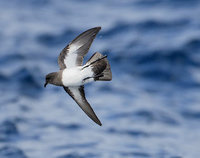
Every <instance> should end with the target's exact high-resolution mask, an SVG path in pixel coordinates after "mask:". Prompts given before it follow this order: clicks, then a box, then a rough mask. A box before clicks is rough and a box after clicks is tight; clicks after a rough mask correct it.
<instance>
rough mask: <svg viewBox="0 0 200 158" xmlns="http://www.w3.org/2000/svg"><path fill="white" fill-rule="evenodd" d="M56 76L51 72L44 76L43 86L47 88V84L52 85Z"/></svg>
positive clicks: (55, 73)
mask: <svg viewBox="0 0 200 158" xmlns="http://www.w3.org/2000/svg"><path fill="white" fill-rule="evenodd" d="M56 76H57V72H52V73H49V74H47V75H46V81H45V84H44V87H46V86H47V84H49V83H50V84H53V83H54V80H55V78H56Z"/></svg>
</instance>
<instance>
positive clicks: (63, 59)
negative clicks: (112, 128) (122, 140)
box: [44, 27, 112, 126]
mask: <svg viewBox="0 0 200 158" xmlns="http://www.w3.org/2000/svg"><path fill="white" fill-rule="evenodd" d="M100 29H101V27H95V28H92V29H89V30H87V31H85V32H83V33H82V34H80V35H79V36H78V37H76V38H75V39H74V40H73V41H72V42H71V43H69V44H68V45H67V46H66V47H65V48H64V49H63V50H62V52H61V53H60V55H59V57H58V64H59V67H60V70H59V71H58V72H52V73H49V74H47V75H46V82H45V84H44V87H46V85H47V84H48V83H50V84H53V85H56V86H62V87H63V88H64V90H65V91H66V92H67V93H68V94H69V95H70V96H71V97H72V98H73V99H74V100H75V102H76V103H77V104H78V105H79V106H80V108H81V109H82V110H83V111H84V112H85V113H86V114H87V115H88V116H89V117H90V118H91V119H92V120H93V121H94V122H96V123H97V124H98V125H100V126H101V125H102V124H101V122H100V120H99V119H98V117H97V116H96V114H95V112H94V111H93V109H92V107H91V106H90V104H89V103H88V101H87V100H86V98H85V93H84V84H86V83H89V82H93V81H110V80H112V73H111V70H110V64H109V63H108V60H107V58H106V57H107V56H103V55H102V54H100V53H98V52H96V53H94V54H93V55H92V57H91V58H90V59H89V60H88V61H87V63H86V64H85V65H82V64H83V58H84V56H85V55H86V54H87V52H88V50H89V48H90V46H91V44H92V42H93V40H94V38H95V37H96V35H97V33H98V32H99V30H100Z"/></svg>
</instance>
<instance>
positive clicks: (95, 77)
mask: <svg viewBox="0 0 200 158" xmlns="http://www.w3.org/2000/svg"><path fill="white" fill-rule="evenodd" d="M99 77H103V73H101V74H98V75H95V76H93V77H86V78H84V79H83V82H85V81H86V80H88V79H90V78H94V80H95V81H96V80H98V78H99Z"/></svg>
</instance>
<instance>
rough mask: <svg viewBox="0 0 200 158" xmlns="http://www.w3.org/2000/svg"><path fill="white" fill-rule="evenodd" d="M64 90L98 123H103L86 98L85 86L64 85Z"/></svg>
mask: <svg viewBox="0 0 200 158" xmlns="http://www.w3.org/2000/svg"><path fill="white" fill-rule="evenodd" d="M63 88H64V90H65V91H66V92H67V93H68V94H69V95H70V96H71V97H72V98H73V99H74V100H75V102H76V103H77V104H78V105H79V106H80V108H81V109H82V110H83V111H84V112H85V113H86V114H87V115H88V116H89V117H90V118H91V119H92V120H93V121H94V122H95V123H97V124H98V125H100V126H101V125H102V124H101V122H100V120H99V119H98V117H97V116H96V114H95V112H94V111H93V109H92V107H91V106H90V104H89V103H88V101H87V100H86V98H85V92H84V87H83V86H80V87H63Z"/></svg>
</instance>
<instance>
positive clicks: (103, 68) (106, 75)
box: [86, 52, 112, 81]
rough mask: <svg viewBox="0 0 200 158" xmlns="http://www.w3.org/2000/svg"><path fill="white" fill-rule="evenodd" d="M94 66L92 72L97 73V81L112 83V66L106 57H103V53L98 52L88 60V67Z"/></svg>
mask: <svg viewBox="0 0 200 158" xmlns="http://www.w3.org/2000/svg"><path fill="white" fill-rule="evenodd" d="M90 64H91V65H92V70H93V72H94V73H95V76H97V77H95V80H96V81H110V80H112V73H111V69H110V64H109V62H108V59H107V58H106V56H103V55H102V54H101V53H99V52H96V53H95V54H93V56H92V57H91V58H90V59H89V60H88V62H87V63H86V65H90Z"/></svg>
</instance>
